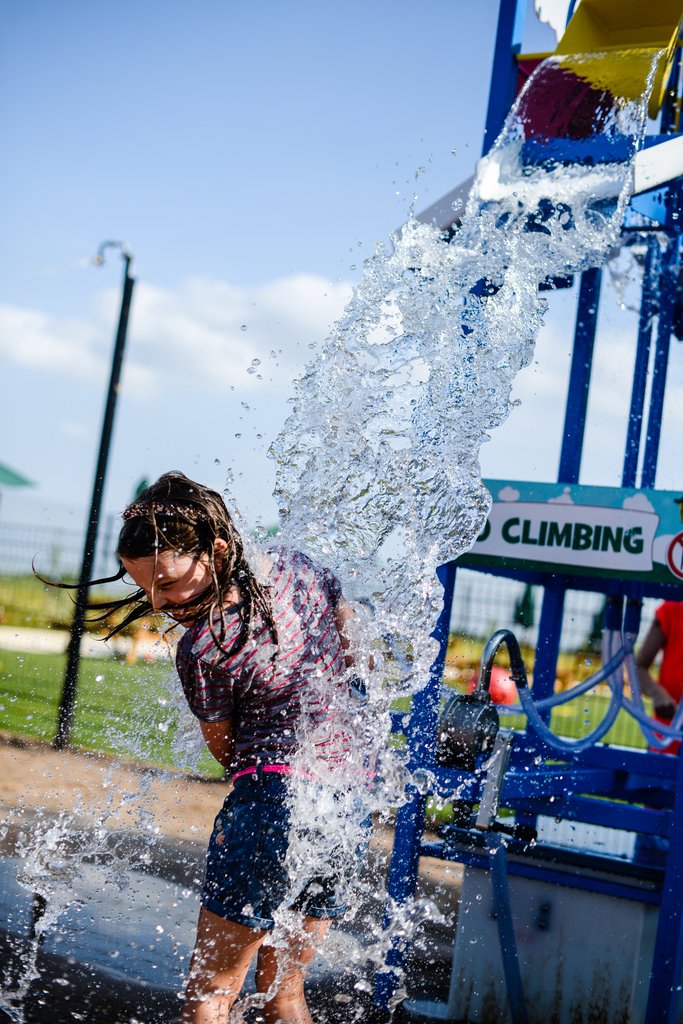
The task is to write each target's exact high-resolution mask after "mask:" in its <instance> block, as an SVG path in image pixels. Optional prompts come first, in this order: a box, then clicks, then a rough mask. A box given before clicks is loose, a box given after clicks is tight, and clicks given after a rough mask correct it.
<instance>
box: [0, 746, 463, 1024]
mask: <svg viewBox="0 0 683 1024" xmlns="http://www.w3.org/2000/svg"><path fill="white" fill-rule="evenodd" d="M109 765H110V759H109V758H103V757H96V756H93V755H87V754H77V753H71V752H60V753H57V752H55V751H53V750H52V749H50V748H49V747H47V746H45V745H43V744H38V743H31V744H21V745H17V744H16V743H14V742H8V741H7V740H1V739H0V779H1V780H2V782H1V783H0V814H1V816H2V819H3V821H4V834H3V837H2V841H1V843H0V854H1V855H2V860H0V921H2V922H3V925H2V927H0V960H1V962H2V964H3V974H6V972H8V971H11V970H12V969H13V968H14V967H16V966H17V964H18V961H20V960H21V959H22V957H23V955H24V949H25V947H26V946H27V945H28V944H29V941H30V927H31V912H32V900H31V894H30V892H29V891H28V890H27V889H26V887H25V886H23V885H21V884H20V883H19V881H18V880H17V876H18V875H20V873H21V858H19V857H16V856H15V855H14V853H15V851H16V847H17V842H18V841H19V837H20V836H21V835H22V834H23V835H24V836H27V835H29V836H31V837H32V840H33V841H35V842H36V843H38V844H39V843H40V841H41V837H43V836H44V835H46V834H47V833H49V831H50V829H51V828H53V827H54V825H55V824H56V823H57V822H58V819H59V814H60V812H62V813H63V812H65V811H66V812H67V813H68V814H73V815H75V818H74V823H75V822H79V823H81V824H82V825H83V826H84V828H85V833H86V834H87V831H88V827H89V828H90V829H91V830H92V829H94V828H95V827H96V823H97V822H96V819H97V813H96V810H95V808H96V807H97V806H98V803H99V802H100V801H101V800H102V799H103V798H104V796H105V791H104V789H103V786H102V777H103V775H104V774H105V773H106V771H107V770H108V768H109ZM141 774H145V770H144V769H138V768H136V767H135V766H133V765H130V766H119V767H118V769H117V772H116V785H117V787H118V788H119V789H120V790H121V792H122V793H124V794H126V793H127V794H129V795H131V794H132V795H133V796H135V795H136V794H137V796H138V797H139V795H140V775H141ZM223 789H224V784H223V783H221V782H205V781H199V780H192V779H188V778H187V777H186V776H176V777H174V778H171V779H167V780H166V781H161V780H159V779H158V778H157V779H156V781H155V792H154V799H153V800H152V801H151V804H150V806H151V807H152V808H153V810H154V816H153V821H152V822H150V827H151V831H152V832H153V833H154V841H153V842H152V843H151V844H150V843H147V842H144V841H141V840H140V838H139V837H138V838H136V837H135V835H134V834H133V830H132V829H131V822H132V821H133V820H134V818H135V814H136V808H135V802H134V801H131V802H130V803H128V804H125V805H124V808H123V813H122V816H121V820H120V821H119V825H120V831H116V830H115V831H114V832H112V835H111V847H112V851H114V850H116V849H117V847H118V855H119V857H123V856H124V855H125V859H126V860H127V862H128V864H129V865H130V868H129V869H128V870H127V871H126V882H125V888H123V889H119V888H118V887H117V886H116V885H113V884H112V879H111V861H109V862H107V859H106V856H101V857H100V862H99V863H98V862H97V859H96V858H93V861H92V862H90V861H88V860H87V859H86V861H85V862H84V863H82V864H81V866H80V868H79V870H78V873H76V874H74V875H73V876H72V877H71V879H70V885H71V888H72V890H73V897H74V899H73V903H72V905H71V906H70V907H69V908H68V910H67V911H66V912H65V913H64V914H63V915H62V916H61V917H60V919H59V927H58V928H52V929H50V931H49V932H48V934H47V935H46V939H45V942H44V943H43V944H42V947H41V951H40V953H39V957H38V966H39V968H40V973H41V977H42V980H41V982H40V984H39V985H36V986H35V987H34V988H33V989H32V990H31V994H30V997H29V998H28V999H27V1001H26V1006H25V1018H26V1020H27V1021H36V1022H42V1021H50V1022H52V1024H62V1022H63V1024H67V1022H71V1021H74V1020H79V1019H96V1020H98V1021H102V1022H103V1024H124V1022H126V1024H127V1022H129V1021H138V1022H140V1024H147V1022H149V1024H156V1022H157V1021H161V1020H164V1021H168V1020H171V1021H172V1020H174V1019H177V1015H178V1013H179V1006H180V1002H179V993H180V990H181V988H182V985H183V983H184V974H185V971H186V967H187V958H188V957H189V954H190V952H191V949H192V945H193V942H194V929H195V925H196V917H197V909H198V892H199V880H200V878H201V875H202V872H203V868H204V864H203V860H204V848H205V838H206V837H205V836H204V833H203V824H202V823H203V822H205V821H208V820H210V815H211V814H212V813H213V811H214V810H215V808H216V806H217V804H218V803H220V800H221V794H222V792H223ZM84 798H85V799H84ZM88 815H91V816H92V817H91V820H90V821H88V820H87V818H88ZM198 822H200V825H198ZM391 840H392V835H391V832H390V831H385V832H382V831H378V832H377V833H376V836H375V839H374V840H373V847H372V858H371V871H372V872H374V874H375V878H374V880H370V881H369V888H372V887H373V886H374V888H375V890H376V892H377V894H378V895H377V898H376V900H375V903H374V906H369V907H368V908H367V909H368V913H369V914H372V915H373V916H374V918H375V919H376V920H377V921H379V920H380V919H381V914H382V903H381V892H382V888H383V877H384V874H385V873H386V865H387V860H388V856H389V854H390V850H391ZM461 877H462V872H461V869H460V866H459V865H452V864H443V863H441V862H439V861H436V860H432V859H426V860H425V862H424V864H423V865H422V868H421V892H422V894H423V895H424V896H428V897H429V898H430V899H433V900H435V902H437V903H438V904H439V905H440V907H441V911H442V913H443V914H444V915H445V916H446V918H447V920H448V922H449V924H448V927H444V926H434V927H432V928H431V929H429V928H428V929H426V931H424V932H423V934H422V935H421V936H420V944H419V952H418V954H417V955H416V958H415V961H414V963H413V964H412V965H411V968H410V972H409V973H410V984H411V991H412V992H414V993H415V994H416V995H417V996H418V997H425V996H426V997H431V998H433V997H434V996H435V995H438V994H439V990H440V989H441V991H443V990H444V988H445V987H447V984H448V966H449V957H450V942H449V937H450V935H451V934H452V928H453V924H454V918H455V914H456V913H457V905H458V898H459V891H460V883H461ZM354 940H355V938H354V937H353V936H351V937H350V940H349V941H354ZM341 947H342V948H343V938H342V942H341ZM338 952H339V950H338V949H337V953H338ZM371 982H372V979H371V977H369V976H367V975H363V974H358V975H356V976H353V977H351V976H349V975H348V974H346V973H345V972H343V971H339V970H338V969H336V968H335V965H334V963H331V962H330V961H328V960H327V959H326V956H325V950H324V948H323V950H322V952H321V954H320V955H319V956H318V957H317V959H316V960H315V961H314V962H313V964H312V968H311V973H310V977H309V979H308V983H307V984H308V986H309V1002H310V1003H311V1005H313V1006H314V1008H315V1009H316V1012H317V1013H318V1014H320V1015H321V1020H328V1021H330V1024H331V1022H333V1021H339V1022H342V1021H354V1020H363V1021H369V1020H371V1019H372V1012H373V1011H372V1006H371V999H370V991H371V987H372V986H371ZM359 983H360V984H359ZM356 986H358V987H356ZM439 987H440V989H439ZM3 990H4V993H5V999H7V996H8V995H9V993H8V991H7V986H6V982H5V981H3ZM246 991H247V993H249V992H251V991H253V971H252V973H251V974H250V976H249V978H248V980H247V985H246ZM335 997H339V998H335ZM358 1014H361V1016H358ZM13 1019H15V1018H13V1017H11V1016H10V1015H9V1013H8V1011H7V1010H3V1009H2V1006H1V1005H0V1020H2V1021H3V1022H5V1021H10V1020H13ZM248 1019H250V1018H248ZM253 1020H254V1021H255V1020H257V1018H256V1017H253Z"/></svg>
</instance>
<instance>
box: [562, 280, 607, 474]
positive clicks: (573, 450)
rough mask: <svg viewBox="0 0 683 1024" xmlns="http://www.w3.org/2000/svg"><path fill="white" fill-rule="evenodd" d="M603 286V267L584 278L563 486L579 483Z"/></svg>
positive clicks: (565, 434) (567, 417) (571, 376)
mask: <svg viewBox="0 0 683 1024" xmlns="http://www.w3.org/2000/svg"><path fill="white" fill-rule="evenodd" d="M601 282H602V271H601V270H600V268H599V267H592V268H591V269H590V270H586V271H584V273H583V274H582V275H581V287H580V288H579V299H578V305H577V310H576V327H575V329H574V348H573V350H572V365H571V369H570V373H569V390H568V393H567V406H566V410H565V416H564V432H563V436H562V449H561V451H560V468H559V473H558V478H557V479H558V481H560V482H562V483H568V484H575V483H578V481H579V472H580V469H581V456H582V455H583V438H584V432H585V428H586V409H587V407H588V389H589V386H590V379H591V369H592V363H593V349H594V346H595V334H596V330H597V325H598V307H599V305H600V284H601Z"/></svg>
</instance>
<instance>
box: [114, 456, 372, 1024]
mask: <svg viewBox="0 0 683 1024" xmlns="http://www.w3.org/2000/svg"><path fill="white" fill-rule="evenodd" d="M123 520H124V523H123V528H122V530H121V534H120V538H119V545H118V555H119V558H120V560H121V563H122V566H123V569H124V570H125V572H126V573H127V574H128V575H129V576H130V577H131V578H132V580H133V581H134V583H135V584H136V585H137V588H138V589H137V590H136V591H135V593H134V594H132V595H131V596H130V597H128V598H126V599H124V600H123V601H120V602H117V606H118V607H122V606H131V607H130V609H129V610H128V614H127V615H126V617H125V618H124V621H123V622H122V623H121V626H119V627H118V628H119V629H120V628H122V627H123V626H124V625H126V624H128V623H129V622H131V621H133V620H134V619H136V618H139V617H141V616H143V615H145V614H149V612H150V611H151V610H153V611H161V612H163V613H164V614H166V615H169V616H170V617H171V618H172V619H174V620H175V621H176V622H178V623H180V624H181V625H182V626H184V627H186V632H185V633H184V635H183V636H182V638H181V640H180V643H179V646H178V650H177V656H176V662H177V668H178V674H179V676H180V681H181V683H182V686H183V690H184V692H185V696H186V698H187V701H188V703H189V706H190V708H191V710H192V711H193V713H194V714H195V715H196V716H197V718H198V719H199V723H200V726H201V729H202V733H203V735H204V738H205V740H206V743H207V745H208V747H209V750H210V751H211V753H212V754H213V756H214V757H215V758H216V760H217V761H219V762H220V764H222V765H224V766H225V767H226V769H227V770H228V772H229V773H230V774H231V775H232V779H233V782H234V787H233V789H232V792H231V793H230V794H229V796H228V797H227V799H226V801H225V804H224V806H223V808H222V810H221V811H220V813H219V814H218V817H217V818H216V822H215V826H214V830H213V833H212V835H211V838H210V842H209V849H208V854H207V867H206V877H205V882H204V887H203V890H202V896H201V910H200V915H199V924H198V930H197V941H196V946H195V950H194V953H193V956H192V961H191V967H190V978H189V983H188V986H187V992H186V998H185V1004H184V1009H183V1015H182V1021H183V1024H218V1022H221V1024H222V1022H225V1021H226V1019H227V1018H228V1014H229V1012H230V1009H231V1007H232V1005H233V1003H234V1001H235V999H236V998H237V996H238V995H239V992H240V989H241V987H242V984H243V982H244V979H245V976H246V973H247V970H248V968H249V965H250V963H251V961H252V959H253V958H254V956H256V955H257V956H258V961H257V970H256V987H257V990H258V991H259V992H260V993H264V994H265V995H264V1000H265V1005H264V1008H263V1013H264V1015H265V1020H266V1021H268V1022H275V1021H278V1022H282V1024H307V1022H310V1021H311V1020H312V1018H311V1016H310V1013H309V1010H308V1007H307V1005H306V1000H305V997H304V988H303V981H304V977H303V971H304V967H305V965H306V964H307V963H308V962H309V960H310V959H311V957H312V956H313V953H314V951H315V948H316V945H317V944H318V943H319V942H320V940H321V939H322V937H323V936H324V934H325V932H326V931H327V929H328V927H329V924H330V921H331V919H332V918H334V917H336V916H338V915H339V914H341V913H342V912H343V910H344V909H345V908H344V904H343V902H342V896H341V893H340V883H341V877H342V875H344V874H346V873H347V871H348V869H349V864H348V860H349V858H348V857H347V858H346V859H345V858H344V857H343V856H341V857H340V856H339V848H338V847H339V844H338V843H337V842H334V841H333V842H331V843H327V846H326V844H325V842H324V831H325V830H324V824H325V822H324V821H321V818H323V817H325V815H326V813H327V812H330V813H331V814H332V816H334V808H335V806H336V804H335V800H336V799H337V796H338V793H335V792H334V791H335V788H338V789H340V790H341V788H343V787H342V786H341V782H340V783H339V786H336V785H335V778H337V779H339V780H341V779H342V778H343V772H342V769H343V766H344V765H345V763H346V762H347V761H348V759H349V756H350V751H351V745H352V742H353V740H352V733H353V716H354V713H355V712H354V704H355V702H354V700H353V697H352V696H351V695H350V691H349V681H348V679H347V676H348V673H347V671H346V669H347V666H349V665H351V664H352V663H353V657H352V655H351V653H350V650H349V648H350V643H349V638H348V624H349V621H350V620H351V619H352V618H354V613H353V612H352V610H351V608H350V606H349V605H348V604H347V603H346V602H345V600H344V598H343V597H342V595H341V590H340V586H339V583H338V582H337V580H336V579H335V577H334V576H333V575H332V574H331V573H330V572H328V571H326V570H322V569H320V568H318V567H317V566H316V565H314V564H313V562H311V561H310V560H309V559H308V558H307V557H306V556H305V555H303V554H301V553H299V552H294V551H288V550H286V549H277V550H273V551H270V552H268V553H267V555H265V556H264V560H263V564H261V565H260V566H259V567H258V569H259V572H258V578H257V576H256V575H255V573H254V571H253V570H252V567H251V566H250V565H249V564H248V563H247V560H246V558H245V555H244V550H243V545H242V541H241V538H240V536H239V534H238V533H237V531H236V529H235V527H234V525H233V523H232V520H231V518H230V515H229V514H228V511H227V509H226V507H225V504H224V502H223V500H222V498H221V497H220V495H219V494H217V493H216V492H215V491H212V490H209V488H207V487H204V486H202V485H201V484H197V483H195V482H193V481H192V480H190V479H188V478H187V477H186V476H184V475H183V474H182V473H179V472H173V473H166V474H165V475H164V476H162V477H161V478H160V479H159V480H158V481H157V482H156V483H154V484H152V485H151V486H150V487H148V488H147V489H146V490H145V491H144V492H143V493H142V494H141V495H140V496H139V497H138V498H137V499H136V501H135V502H134V503H133V504H131V505H129V506H128V508H127V509H126V510H125V512H124V513H123ZM122 571H123V570H122ZM260 580H264V581H266V582H260ZM335 773H336V775H335ZM321 792H326V793H327V797H326V803H325V801H323V803H324V805H325V807H327V812H325V811H321V810H320V807H321V804H320V793H321ZM330 792H332V799H329V795H330ZM295 793H296V794H297V796H298V799H297V801H296V802H297V804H298V806H299V807H303V808H305V809H306V818H307V820H305V821H302V820H301V814H299V815H298V817H297V814H296V813H295V810H294V803H295V801H294V794H295ZM316 802H317V803H316ZM341 803H343V800H342V801H341ZM314 805H315V806H314ZM316 807H317V810H316V809H315V808H316ZM330 809H331V810H330ZM316 838H317V840H318V842H317V844H316V841H315V840H316ZM302 839H307V840H308V846H306V847H305V848H306V849H307V850H308V853H307V855H306V856H304V857H303V858H302V856H301V855H300V856H299V861H298V868H296V864H297V860H296V856H292V854H293V853H294V854H295V853H296V850H297V849H298V850H299V853H300V851H301V841H302ZM321 840H323V841H321ZM342 845H343V844H342ZM316 850H317V853H314V854H313V855H311V851H316ZM316 857H317V860H316ZM302 865H305V871H303V870H302ZM306 872H307V874H306ZM274 915H276V916H277V917H278V921H281V920H284V921H285V922H287V921H289V922H290V923H291V922H292V921H294V922H296V923H297V926H296V927H295V928H294V929H293V931H290V932H289V933H288V935H287V938H286V941H284V942H283V941H280V942H279V943H277V942H273V940H272V936H271V942H267V941H266V940H267V938H268V937H269V934H270V933H271V931H272V929H273V927H274V924H275V917H274ZM284 947H286V948H284Z"/></svg>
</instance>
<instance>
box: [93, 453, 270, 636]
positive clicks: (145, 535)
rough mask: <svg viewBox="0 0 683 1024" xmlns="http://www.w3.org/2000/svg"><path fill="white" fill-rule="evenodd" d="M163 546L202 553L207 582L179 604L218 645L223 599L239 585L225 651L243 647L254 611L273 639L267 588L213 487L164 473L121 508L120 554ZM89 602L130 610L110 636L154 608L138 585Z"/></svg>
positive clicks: (149, 552)
mask: <svg viewBox="0 0 683 1024" xmlns="http://www.w3.org/2000/svg"><path fill="white" fill-rule="evenodd" d="M217 540H223V541H225V551H224V552H221V557H220V558H219V559H218V560H216V557H215V543H216V541H217ZM162 551H178V552H180V553H181V554H185V555H190V556H191V557H192V558H201V557H202V556H204V557H206V559H207V562H208V566H209V571H210V575H211V583H210V584H209V586H208V587H207V589H206V590H205V591H204V593H202V594H200V595H199V596H198V597H196V598H195V599H193V601H192V602H190V603H188V604H187V605H184V606H183V610H187V611H190V612H191V613H192V615H193V616H194V618H195V619H200V618H204V617H205V616H206V617H208V621H209V628H210V630H211V634H212V636H213V638H214V640H215V641H216V643H217V644H218V645H219V646H220V647H221V648H222V647H223V644H224V640H225V635H226V617H225V604H226V600H227V596H228V592H229V590H230V588H231V587H233V586H236V587H238V588H239V591H240V595H241V603H240V609H239V610H240V631H239V634H238V636H237V638H236V639H235V641H234V643H233V644H231V646H230V648H229V650H227V651H226V653H227V654H234V653H236V652H237V651H239V650H241V649H242V647H244V645H245V643H246V642H247V639H248V637H249V632H250V628H251V624H252V621H253V619H254V616H255V615H256V614H257V613H259V612H260V613H261V615H262V617H263V619H264V620H265V622H266V624H267V625H268V627H269V629H270V631H271V634H272V636H273V640H274V642H275V643H277V628H276V626H275V621H274V618H273V612H272V608H271V605H270V601H269V599H268V596H267V593H266V589H265V588H264V587H263V586H261V584H260V583H259V582H258V580H257V579H256V578H255V576H254V574H253V572H252V571H251V569H250V568H249V565H248V563H247V560H246V558H245V555H244V545H243V543H242V538H241V537H240V535H239V533H238V532H237V530H236V529H235V526H234V523H233V521H232V519H231V517H230V513H229V512H228V510H227V508H226V506H225V502H224V501H223V499H222V498H221V496H220V494H218V493H217V492H216V491H212V490H211V489H210V488H209V487H205V486H204V485H203V484H198V483H196V482H195V481H194V480H190V479H189V477H187V476H185V474H184V473H181V472H179V471H174V472H171V473H164V475H163V476H161V477H159V479H158V480H157V481H156V482H155V483H153V484H151V485H150V486H149V487H147V488H146V489H145V490H144V491H143V492H142V493H141V494H140V495H139V496H138V497H137V498H136V499H135V501H134V502H132V503H131V504H130V505H129V506H128V507H127V508H126V509H125V511H124V513H123V527H122V529H121V533H120V535H119V542H118V546H117V554H118V556H119V558H126V559H129V560H134V559H137V558H148V557H150V556H154V555H158V554H160V553H161V552H162ZM124 573H125V570H124V569H123V567H121V571H120V572H119V573H118V574H117V575H116V576H114V577H111V580H114V579H121V578H122V577H123V575H124ZM93 582H96V583H104V582H109V581H107V580H95V581H93ZM91 607H92V608H99V609H102V610H106V612H107V613H109V612H112V611H118V610H122V609H123V610H125V609H129V611H128V613H127V614H126V615H125V616H124V618H123V620H122V621H121V622H120V623H119V624H118V625H116V626H115V627H114V628H113V629H112V630H111V632H110V634H109V636H113V635H114V634H115V633H118V632H120V631H121V630H122V629H125V627H126V626H128V625H130V623H131V622H135V620H136V619H139V618H142V617H143V616H145V615H149V614H150V613H151V612H153V611H154V609H153V608H152V605H151V604H150V603H149V601H148V600H147V597H146V595H145V592H144V591H143V590H141V589H138V590H136V591H135V592H134V593H133V594H130V595H129V596H128V597H126V598H123V599H121V600H118V601H108V602H101V603H98V604H93V605H91Z"/></svg>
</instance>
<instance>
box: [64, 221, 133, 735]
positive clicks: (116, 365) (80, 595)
mask: <svg viewBox="0 0 683 1024" xmlns="http://www.w3.org/2000/svg"><path fill="white" fill-rule="evenodd" d="M107 249H118V250H119V251H120V253H121V256H122V258H123V264H124V273H123V292H122V296H121V311H120V313H119V325H118V330H117V332H116V341H115V344H114V352H113V356H112V364H111V374H110V377H109V388H108V390H107V403H106V406H105V410H104V418H103V421H102V434H101V437H100V451H99V455H98V458H97V468H96V470H95V480H94V483H93V490H92V499H91V502H90V515H89V517H88V528H87V531H86V536H85V544H84V547H83V560H82V562H81V574H80V578H79V581H78V590H77V592H76V607H75V609H74V617H73V623H72V625H71V637H70V639H69V646H68V649H67V657H66V671H65V673H64V685H63V688H62V696H61V699H60V702H59V716H58V720H57V735H56V737H55V740H54V746H55V747H56V749H57V750H63V749H64V747H68V746H69V743H70V742H71V730H72V727H73V719H74V710H75V706H76V690H77V687H78V668H79V664H80V657H81V638H82V636H83V631H84V626H85V613H86V610H87V606H88V589H89V586H90V580H91V578H92V569H93V563H94V560H95V547H96V544H97V528H98V525H99V518H100V508H101V505H102V494H103V491H104V480H105V476H106V473H107V462H108V459H109V447H110V444H111V434H112V428H113V425H114V413H115V410H116V399H117V397H118V391H119V380H120V377H121V367H122V364H123V351H124V348H125V344H126V331H127V328H128V314H129V311H130V303H131V298H132V296H133V285H134V284H135V279H134V278H133V277H131V274H130V266H131V262H132V259H133V256H132V253H130V252H129V250H128V249H127V247H126V246H125V245H123V243H122V242H111V241H110V242H103V243H102V245H101V246H100V247H99V249H98V251H97V255H96V257H95V260H94V262H95V263H96V264H97V265H99V266H102V264H103V263H104V254H105V252H106V250H107Z"/></svg>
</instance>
